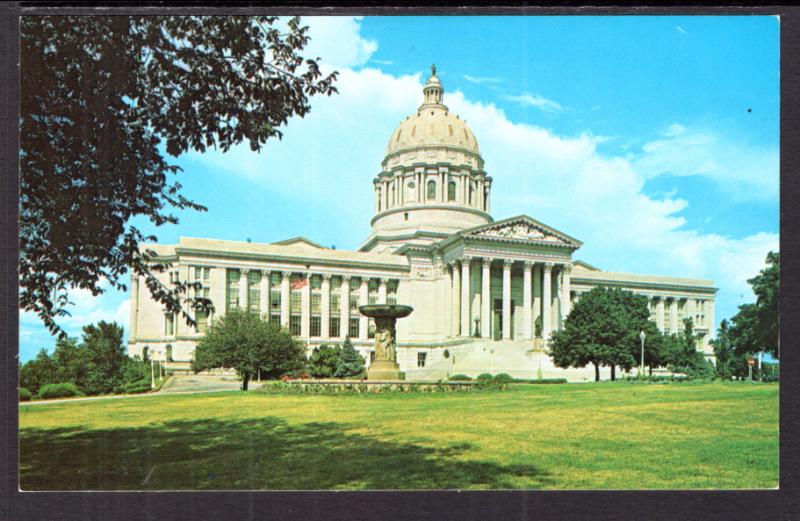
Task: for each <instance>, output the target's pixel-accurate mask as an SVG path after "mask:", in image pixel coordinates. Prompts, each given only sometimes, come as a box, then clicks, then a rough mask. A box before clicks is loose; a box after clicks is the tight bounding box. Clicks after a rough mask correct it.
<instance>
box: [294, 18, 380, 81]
mask: <svg viewBox="0 0 800 521" xmlns="http://www.w3.org/2000/svg"><path fill="white" fill-rule="evenodd" d="M362 18H363V17H360V16H355V17H353V16H309V17H303V18H302V19H301V22H302V23H303V24H304V25H308V26H309V36H310V38H311V40H310V41H309V43H308V46H307V47H306V50H305V51H304V52H303V54H304V55H306V56H309V57H318V56H320V57H322V58H323V60H322V63H324V64H326V65H327V66H330V67H333V68H342V67H359V66H361V65H364V64H365V63H367V61H368V60H369V59H370V57H371V56H372V54H373V53H374V52H375V51H377V50H378V42H376V41H375V40H368V39H366V38H363V37H362V36H361V34H360V31H361V19H362Z"/></svg>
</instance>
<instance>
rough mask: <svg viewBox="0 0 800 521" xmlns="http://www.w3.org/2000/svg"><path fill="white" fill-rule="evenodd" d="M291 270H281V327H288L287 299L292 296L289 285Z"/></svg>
mask: <svg viewBox="0 0 800 521" xmlns="http://www.w3.org/2000/svg"><path fill="white" fill-rule="evenodd" d="M291 278H292V272H291V271H284V272H281V327H285V328H288V327H289V301H290V299H291V298H292V290H291V288H290V287H289V283H290V279H291Z"/></svg>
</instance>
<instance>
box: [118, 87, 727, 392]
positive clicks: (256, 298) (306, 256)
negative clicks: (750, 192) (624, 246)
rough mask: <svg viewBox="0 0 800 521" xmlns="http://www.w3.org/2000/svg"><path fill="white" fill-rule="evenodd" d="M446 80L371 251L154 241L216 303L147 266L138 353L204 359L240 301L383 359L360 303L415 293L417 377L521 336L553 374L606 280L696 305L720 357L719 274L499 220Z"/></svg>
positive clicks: (409, 339) (412, 348)
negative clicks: (627, 264) (584, 250)
mask: <svg viewBox="0 0 800 521" xmlns="http://www.w3.org/2000/svg"><path fill="white" fill-rule="evenodd" d="M443 93H444V90H443V88H442V86H441V83H440V81H439V79H438V78H437V77H436V76H435V75H432V76H431V78H430V79H428V81H427V83H426V84H425V87H424V89H423V94H424V102H423V103H422V105H421V106H420V107H419V108H418V109H417V112H416V113H415V114H413V115H411V116H409V117H408V118H406V119H405V120H403V121H402V122H401V123H400V125H399V126H398V128H397V129H396V130H395V131H394V132H393V133H392V135H391V137H390V140H389V145H388V147H387V151H386V158H385V159H384V161H383V163H382V170H381V172H380V173H379V174H378V175H377V176H376V177H375V179H374V180H373V188H374V192H375V216H374V217H373V218H372V221H371V224H372V233H371V234H370V236H369V237H368V238H367V239H366V240H365V241H364V243H363V244H362V245H361V247H360V248H359V249H358V250H356V251H343V250H335V249H330V248H326V247H324V246H321V245H319V244H316V243H314V242H312V241H310V240H308V239H305V238H303V237H297V238H294V239H288V240H285V241H280V242H277V243H272V244H256V243H242V242H232V241H221V240H211V239H198V238H185V237H182V238H180V240H179V242H178V244H174V245H158V244H156V245H148V246H147V247H148V248H149V249H151V250H154V251H156V252H157V254H158V256H159V261H165V262H169V263H170V264H171V266H172V267H171V269H170V270H169V271H167V272H165V273H163V274H161V277H162V282H164V283H165V284H169V282H170V281H171V280H174V279H175V278H177V279H178V280H181V281H186V280H190V281H197V282H200V283H201V284H202V286H203V289H202V291H203V296H206V297H208V298H210V299H211V301H212V302H213V304H214V312H212V313H211V314H210V315H209V316H207V317H203V316H199V317H196V319H197V320H198V326H197V327H195V328H189V327H188V326H187V325H186V324H185V322H184V321H183V320H181V319H180V318H179V317H174V316H170V315H168V314H166V313H165V312H164V310H163V308H162V306H161V305H160V304H157V303H156V302H155V301H154V300H153V299H152V298H151V297H150V294H149V292H148V291H147V289H146V288H142V286H143V285H142V284H141V283H140V281H137V280H136V279H134V280H132V283H131V293H132V294H131V318H130V332H131V334H130V339H129V351H130V353H131V354H132V355H135V354H139V355H141V354H142V353H143V351H144V350H145V349H147V350H148V352H149V353H150V354H151V355H152V356H155V357H159V358H161V357H166V355H167V350H168V349H169V351H170V352H171V356H172V358H173V359H174V360H175V361H188V360H191V357H192V354H193V351H194V347H195V344H196V342H197V340H198V338H200V337H201V336H202V335H203V332H204V331H205V329H206V328H207V327H208V324H210V323H211V322H212V321H213V320H214V318H215V316H217V315H220V314H224V313H225V311H226V310H227V309H230V308H231V307H232V306H237V307H247V308H250V309H253V310H255V311H258V312H259V313H261V314H262V315H263V316H264V317H265V318H267V319H269V320H271V321H273V322H275V323H279V324H281V325H282V326H284V327H286V328H288V329H289V330H290V331H292V333H293V334H295V335H296V336H298V337H300V338H302V339H303V341H305V342H306V343H307V346H308V349H309V352H310V350H311V349H313V347H315V346H317V345H320V344H323V343H335V342H341V341H343V340H344V338H345V337H346V336H350V337H351V340H352V341H353V344H354V345H355V346H356V348H357V349H359V351H360V352H361V354H362V355H363V356H364V358H365V359H366V360H367V363H369V362H370V360H371V356H373V355H372V349H373V341H372V340H371V338H372V335H373V334H374V332H373V331H374V330H373V328H371V327H370V323H369V319H367V317H364V316H361V315H360V313H359V312H358V306H360V305H365V304H376V303H377V304H383V303H401V304H408V305H410V306H412V307H413V308H414V312H413V313H412V314H411V315H410V316H409V317H407V318H404V319H403V320H400V321H399V322H398V324H397V338H398V342H397V347H398V349H397V351H398V353H397V358H398V363H399V364H400V367H401V370H403V371H406V372H407V374H409V375H410V376H411V377H413V376H414V372H415V371H416V372H417V373H418V375H419V376H420V377H422V376H435V375H436V374H438V373H436V372H435V371H434V372H433V373H432V372H431V371H430V370H428V369H427V368H431V367H438V368H440V370H441V371H445V368H446V367H449V366H448V364H450V365H452V367H449V369H447V370H446V371H445V372H451V370H455V369H457V368H458V367H459V366H458V362H457V361H456V360H455V358H456V357H460V360H467V359H472V360H473V361H475V360H482V361H479V362H475V363H477V366H476V368H475V371H480V372H488V371H489V370H490V369H491V370H494V369H495V368H494V367H492V368H489V367H485V368H483V369H484V370H482V371H481V370H480V367H479V366H480V365H482V364H483V363H484V362H486V363H488V364H494V363H495V360H496V359H497V358H498V355H503V354H504V350H508V351H509V352H510V351H512V350H514V349H517V350H520V353H522V352H539V353H542V354H540V355H538V357H531V356H527V358H525V357H523V358H518V359H514V360H512V359H511V358H508V357H506V358H502V356H500V359H502V360H506V361H505V363H509V364H511V363H513V364H514V365H520V364H523V365H524V364H528V365H529V367H524V368H518V369H519V371H517V372H518V373H520V374H522V373H524V374H528V375H531V374H532V372H534V371H537V370H538V371H539V372H540V373H541V371H542V367H545V366H546V367H547V368H548V371H549V373H548V375H554V374H557V373H558V370H557V369H555V368H553V367H552V364H549V365H548V362H549V360H548V357H546V353H544V352H543V350H542V348H543V347H545V346H546V339H547V338H548V337H549V335H550V334H551V332H553V331H556V330H559V329H560V328H561V327H562V325H563V322H564V319H565V318H566V316H567V315H568V314H569V310H570V306H571V305H572V303H574V302H575V301H576V300H577V299H579V298H580V296H581V294H583V293H585V292H586V291H589V290H590V289H592V288H593V287H596V286H599V285H605V286H613V287H621V288H624V289H628V290H631V291H633V292H635V293H639V294H642V295H646V296H647V297H648V299H649V300H650V304H651V312H652V317H653V320H655V321H656V323H657V324H658V327H659V328H660V329H661V330H662V331H666V332H678V331H679V330H680V328H682V319H683V318H685V317H691V318H692V319H693V320H694V323H695V330H696V333H697V334H698V335H700V336H701V340H700V341H699V342H698V349H699V350H701V351H703V352H704V353H705V354H706V356H707V357H709V358H713V352H712V350H711V348H710V345H709V338H710V335H711V334H712V332H713V324H714V297H715V294H716V288H714V285H713V282H712V281H710V280H695V279H683V278H674V277H662V276H655V275H639V274H629V273H614V272H606V271H601V270H599V269H597V268H595V267H593V266H590V265H588V264H586V263H584V262H581V261H579V260H575V259H574V258H573V255H574V253H575V252H576V251H577V250H578V249H579V248H580V247H581V245H582V243H581V241H579V240H577V239H575V238H573V237H570V236H569V235H567V234H565V233H563V232H561V231H558V230H556V229H554V228H552V227H549V226H547V225H545V224H543V223H541V222H539V221H537V220H535V219H533V218H531V217H528V216H525V215H520V216H517V217H512V218H508V219H503V220H500V221H495V220H494V219H493V218H492V216H491V215H490V213H489V212H490V193H491V187H492V178H491V177H490V176H488V175H487V173H486V171H485V170H484V163H483V159H482V158H481V156H480V151H479V149H478V142H477V140H476V139H475V136H474V134H473V133H472V131H471V130H470V129H469V127H468V126H467V124H466V122H465V121H463V120H462V119H460V118H459V117H458V116H457V115H454V114H452V113H450V111H449V109H448V108H447V106H446V105H444V104H443ZM474 353H482V354H481V355H480V356H482V357H483V358H480V357H478V355H475V354H474ZM446 355H450V356H451V357H452V360H449V361H448V360H445V357H446ZM525 360H527V362H525ZM464 363H466V362H464ZM498 369H502V368H498ZM512 369H513V368H511V369H509V368H505V369H502V370H503V371H506V372H509V371H511V370H512ZM426 371H427V372H426ZM441 371H440V372H441ZM470 371H472V370H471V369H470ZM475 371H472V372H475ZM567 373H569V372H565V374H567ZM569 374H570V375H571V378H572V379H585V378H584V377H583V376H580V375H578V376H575V374H574V372H573V373H569Z"/></svg>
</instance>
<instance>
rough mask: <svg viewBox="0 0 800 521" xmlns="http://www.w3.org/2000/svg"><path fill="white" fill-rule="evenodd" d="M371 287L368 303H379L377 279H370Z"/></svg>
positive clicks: (369, 284)
mask: <svg viewBox="0 0 800 521" xmlns="http://www.w3.org/2000/svg"><path fill="white" fill-rule="evenodd" d="M367 287H368V288H369V290H368V293H367V304H370V305H372V304H377V303H378V281H377V280H375V279H370V281H369V283H368V286H367Z"/></svg>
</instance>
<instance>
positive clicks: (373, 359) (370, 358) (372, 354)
mask: <svg viewBox="0 0 800 521" xmlns="http://www.w3.org/2000/svg"><path fill="white" fill-rule="evenodd" d="M374 361H375V351H370V352H369V363H370V365H372V362H374Z"/></svg>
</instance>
